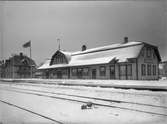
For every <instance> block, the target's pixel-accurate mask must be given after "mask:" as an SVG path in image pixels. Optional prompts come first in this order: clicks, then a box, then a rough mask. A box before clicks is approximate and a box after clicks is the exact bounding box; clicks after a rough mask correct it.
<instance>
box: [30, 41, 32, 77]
mask: <svg viewBox="0 0 167 124" xmlns="http://www.w3.org/2000/svg"><path fill="white" fill-rule="evenodd" d="M31 57H32V55H31V40H30V59H32V58H31ZM30 78H32V65H31V60H30Z"/></svg>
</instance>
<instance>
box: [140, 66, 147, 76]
mask: <svg viewBox="0 0 167 124" xmlns="http://www.w3.org/2000/svg"><path fill="white" fill-rule="evenodd" d="M141 75H142V76H146V65H145V64H141Z"/></svg>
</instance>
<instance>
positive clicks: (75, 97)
mask: <svg viewBox="0 0 167 124" xmlns="http://www.w3.org/2000/svg"><path fill="white" fill-rule="evenodd" d="M12 88H13V87H12ZM1 89H2V90H8V91H12V92H18V93H24V94H31V95H37V96H42V97H49V98H54V99H61V100H68V101H73V102H80V103H88V102H90V101H91V102H92V103H93V105H96V106H105V107H109V108H119V109H124V110H130V111H137V112H142V113H147V114H152V115H159V116H167V114H166V113H159V112H152V111H145V110H140V109H135V108H130V107H122V106H120V105H119V104H121V103H123V104H127V105H129V104H133V105H138V106H140V107H151V108H153V109H161V110H166V111H167V107H164V106H155V105H149V104H141V103H133V102H126V101H118V100H110V99H101V98H96V97H85V96H80V95H69V94H65V93H53V92H47V91H39V90H30V89H21V88H15V89H11V88H9V87H8V88H7V87H5V88H4V87H3V88H1ZM106 102H107V103H106ZM112 103H117V105H112Z"/></svg>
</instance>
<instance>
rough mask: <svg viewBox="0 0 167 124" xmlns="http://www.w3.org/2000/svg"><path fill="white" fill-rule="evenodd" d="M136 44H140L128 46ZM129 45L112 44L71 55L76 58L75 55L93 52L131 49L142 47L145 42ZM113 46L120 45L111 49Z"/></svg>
mask: <svg viewBox="0 0 167 124" xmlns="http://www.w3.org/2000/svg"><path fill="white" fill-rule="evenodd" d="M135 42H136V43H137V42H138V44H128V43H135ZM128 43H126V44H123V43H115V44H112V45H106V46H101V47H96V48H91V49H87V50H86V51H77V52H78V53H77V52H73V53H72V54H71V55H72V56H75V55H81V54H87V53H93V52H100V51H105V50H111V49H119V48H125V47H131V46H136V45H141V44H143V43H144V42H141V41H132V42H128ZM113 45H118V46H115V47H111V46H113ZM100 48H101V49H100ZM103 48H104V49H103Z"/></svg>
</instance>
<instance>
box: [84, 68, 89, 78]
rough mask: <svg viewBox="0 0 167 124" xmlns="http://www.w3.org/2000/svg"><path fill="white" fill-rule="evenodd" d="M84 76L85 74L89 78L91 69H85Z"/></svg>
mask: <svg viewBox="0 0 167 124" xmlns="http://www.w3.org/2000/svg"><path fill="white" fill-rule="evenodd" d="M83 74H84V75H85V76H88V74H89V68H84V69H83Z"/></svg>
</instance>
